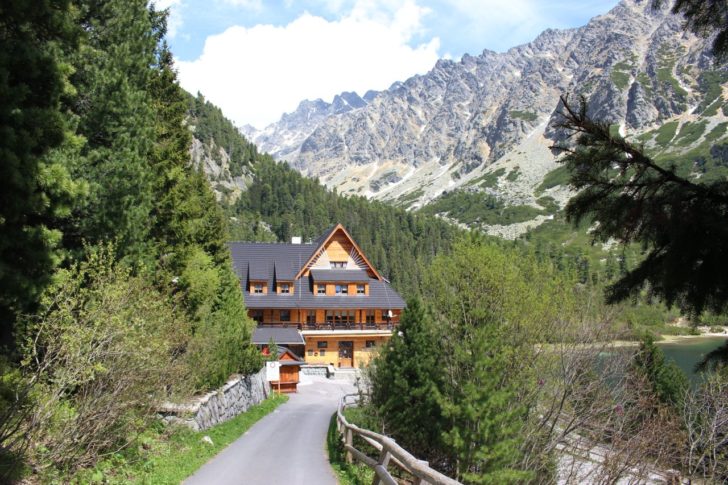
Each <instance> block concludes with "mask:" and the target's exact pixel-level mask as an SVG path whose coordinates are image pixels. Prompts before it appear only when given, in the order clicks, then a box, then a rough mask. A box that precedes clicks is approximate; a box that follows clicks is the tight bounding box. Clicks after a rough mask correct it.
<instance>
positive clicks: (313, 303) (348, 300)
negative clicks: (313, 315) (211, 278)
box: [243, 278, 405, 310]
mask: <svg viewBox="0 0 728 485" xmlns="http://www.w3.org/2000/svg"><path fill="white" fill-rule="evenodd" d="M243 295H244V297H245V305H246V306H247V307H248V308H256V309H260V308H284V309H286V308H304V309H307V308H308V309H313V308H330V309H332V310H335V309H344V308H352V309H367V308H380V309H384V310H390V309H391V310H396V309H402V308H404V307H405V303H404V300H402V298H401V297H400V296H399V294H398V293H397V292H396V291H395V290H394V289H393V288H392V287H391V286H390V285H389V283H388V282H386V281H379V280H377V279H376V278H369V295H339V296H325V295H316V294H314V292H313V285H312V284H311V282H310V280H309V279H308V278H301V279H299V280H297V281H296V282H295V283H294V292H293V294H289V295H279V294H277V293H268V294H267V295H261V294H258V295H256V294H254V293H253V294H251V293H249V292H247V291H244V292H243Z"/></svg>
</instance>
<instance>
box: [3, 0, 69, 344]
mask: <svg viewBox="0 0 728 485" xmlns="http://www.w3.org/2000/svg"><path fill="white" fill-rule="evenodd" d="M68 13H69V3H68V1H65V0H56V1H46V2H42V3H40V4H39V3H37V2H23V1H12V2H4V3H3V6H2V15H1V16H0V17H1V18H0V99H2V103H0V160H2V163H0V320H1V321H2V322H3V323H2V325H0V344H1V345H3V346H10V347H12V346H13V345H14V342H13V335H12V330H13V322H14V320H15V314H16V313H17V312H27V311H31V310H32V309H33V308H34V305H35V303H36V302H37V298H38V295H39V294H40V293H41V292H42V290H43V288H44V287H45V285H47V284H48V282H49V281H50V276H51V273H52V271H53V269H54V268H55V266H56V265H57V264H58V259H59V245H60V242H61V233H60V232H59V231H58V230H57V228H56V227H55V225H54V224H53V223H52V221H53V218H56V217H65V216H67V215H68V206H69V203H70V201H71V200H72V199H73V197H74V196H75V193H76V192H77V190H78V189H79V188H78V187H77V186H76V184H75V182H73V181H72V179H71V177H70V175H69V173H68V170H67V169H66V168H65V167H64V166H63V165H62V164H60V163H58V161H57V160H55V159H53V158H52V157H49V156H48V154H49V151H50V150H51V149H53V148H56V147H58V146H60V145H61V144H62V143H63V141H64V138H65V136H66V135H65V133H64V132H65V131H66V126H65V124H64V122H63V118H62V116H61V112H60V100H61V96H62V95H63V93H64V85H65V81H66V77H67V75H68V73H69V70H70V68H69V66H68V65H67V64H65V63H64V62H63V61H62V59H60V56H59V51H60V49H61V48H62V47H63V46H65V45H68V44H72V43H73V42H74V39H75V34H76V32H75V30H74V28H73V25H72V24H71V23H70V22H69V16H68Z"/></svg>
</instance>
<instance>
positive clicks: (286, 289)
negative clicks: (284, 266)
mask: <svg viewBox="0 0 728 485" xmlns="http://www.w3.org/2000/svg"><path fill="white" fill-rule="evenodd" d="M290 292H291V284H290V283H281V293H290Z"/></svg>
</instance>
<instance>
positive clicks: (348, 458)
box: [344, 428, 354, 463]
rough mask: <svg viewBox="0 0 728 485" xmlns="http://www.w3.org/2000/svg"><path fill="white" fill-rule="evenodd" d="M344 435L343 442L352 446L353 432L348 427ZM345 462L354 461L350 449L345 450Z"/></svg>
mask: <svg viewBox="0 0 728 485" xmlns="http://www.w3.org/2000/svg"><path fill="white" fill-rule="evenodd" d="M345 437H346V438H345V439H344V443H345V444H347V445H349V446H354V433H353V432H352V431H351V429H350V428H346V431H345ZM346 462H347V463H353V462H354V457H353V456H352V454H351V451H349V449H347V450H346Z"/></svg>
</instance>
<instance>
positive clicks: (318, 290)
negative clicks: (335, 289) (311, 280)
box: [316, 285, 326, 295]
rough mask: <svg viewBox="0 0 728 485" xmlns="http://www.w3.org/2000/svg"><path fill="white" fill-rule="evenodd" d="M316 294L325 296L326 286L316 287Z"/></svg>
mask: <svg viewBox="0 0 728 485" xmlns="http://www.w3.org/2000/svg"><path fill="white" fill-rule="evenodd" d="M316 294H317V295H325V294H326V285H316Z"/></svg>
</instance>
